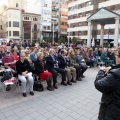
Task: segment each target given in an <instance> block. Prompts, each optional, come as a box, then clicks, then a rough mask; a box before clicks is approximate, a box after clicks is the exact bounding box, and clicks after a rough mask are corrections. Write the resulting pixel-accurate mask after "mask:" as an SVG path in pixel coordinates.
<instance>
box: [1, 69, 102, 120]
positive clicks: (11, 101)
mask: <svg viewBox="0 0 120 120" xmlns="http://www.w3.org/2000/svg"><path fill="white" fill-rule="evenodd" d="M97 72H98V68H89V69H88V70H87V72H86V73H85V76H86V77H85V78H84V79H83V81H80V82H77V83H73V85H72V86H67V87H65V86H61V85H60V80H58V87H59V89H58V90H55V91H54V92H49V91H47V90H46V83H43V84H44V87H45V90H44V91H43V92H35V95H34V96H30V95H29V94H27V97H26V98H24V97H22V95H21V93H20V92H19V93H18V92H17V91H15V90H14V87H13V90H11V91H9V92H7V93H6V97H5V95H3V92H2V89H1V88H0V120H97V115H98V110H99V102H100V98H101V93H99V92H98V91H97V90H96V89H95V88H94V80H95V76H96V74H97Z"/></svg>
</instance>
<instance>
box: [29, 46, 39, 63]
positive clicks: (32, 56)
mask: <svg viewBox="0 0 120 120" xmlns="http://www.w3.org/2000/svg"><path fill="white" fill-rule="evenodd" d="M37 52H38V50H37V48H36V47H35V48H34V50H33V52H32V53H30V59H31V60H32V62H33V63H34V62H35V61H36V60H37Z"/></svg>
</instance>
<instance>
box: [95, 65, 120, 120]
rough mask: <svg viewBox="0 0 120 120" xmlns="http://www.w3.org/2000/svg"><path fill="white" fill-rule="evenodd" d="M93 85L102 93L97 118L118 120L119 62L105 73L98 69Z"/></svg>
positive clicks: (119, 117) (119, 100)
mask: <svg viewBox="0 0 120 120" xmlns="http://www.w3.org/2000/svg"><path fill="white" fill-rule="evenodd" d="M95 87H96V89H97V90H98V91H100V92H101V93H102V99H101V105H100V111H99V117H98V118H99V120H120V64H119V65H116V66H114V67H113V68H112V69H111V70H110V71H109V72H108V73H107V74H105V72H104V71H102V70H100V71H99V72H98V74H97V77H96V80H95Z"/></svg>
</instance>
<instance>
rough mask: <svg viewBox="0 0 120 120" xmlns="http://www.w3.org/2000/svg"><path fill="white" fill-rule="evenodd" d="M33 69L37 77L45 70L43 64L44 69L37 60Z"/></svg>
mask: <svg viewBox="0 0 120 120" xmlns="http://www.w3.org/2000/svg"><path fill="white" fill-rule="evenodd" d="M43 63H44V61H43ZM34 67H35V72H36V74H37V75H39V74H40V73H43V72H44V70H46V65H45V63H44V69H43V66H42V63H41V62H40V61H39V60H38V59H37V61H35V63H34Z"/></svg>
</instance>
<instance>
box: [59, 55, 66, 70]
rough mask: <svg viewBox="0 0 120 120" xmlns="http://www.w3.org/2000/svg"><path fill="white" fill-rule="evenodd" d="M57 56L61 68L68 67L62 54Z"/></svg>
mask: <svg viewBox="0 0 120 120" xmlns="http://www.w3.org/2000/svg"><path fill="white" fill-rule="evenodd" d="M57 58H58V65H59V68H62V69H65V68H66V67H67V62H66V60H65V59H64V58H63V57H62V55H61V54H58V56H57Z"/></svg>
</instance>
